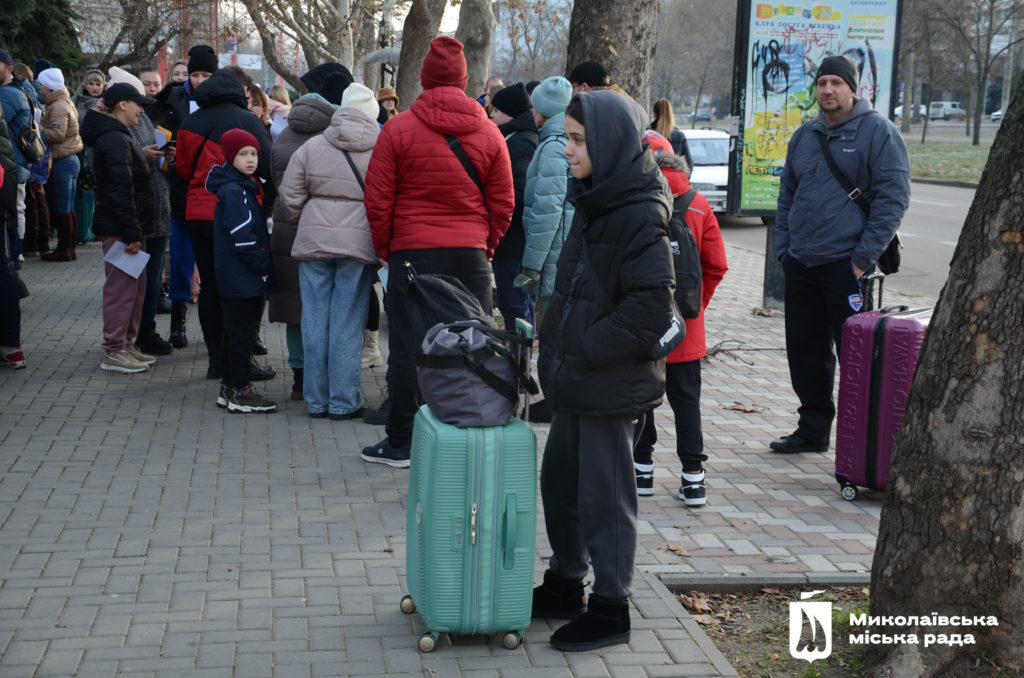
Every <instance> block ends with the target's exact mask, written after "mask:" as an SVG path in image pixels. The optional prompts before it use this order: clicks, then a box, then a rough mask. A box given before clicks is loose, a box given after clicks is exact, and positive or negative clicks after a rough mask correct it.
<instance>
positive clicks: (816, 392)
mask: <svg viewBox="0 0 1024 678" xmlns="http://www.w3.org/2000/svg"><path fill="white" fill-rule="evenodd" d="M782 269H783V271H784V272H785V274H786V292H785V300H786V356H787V358H788V359H789V376H790V378H791V379H792V381H793V390H794V391H795V392H796V395H797V397H798V398H799V399H800V408H799V409H798V410H797V412H798V413H799V415H800V420H799V423H798V425H797V430H796V433H797V435H799V436H800V437H801V438H803V439H805V440H807V441H810V442H812V443H822V444H825V445H827V444H828V442H829V436H830V435H831V433H832V421H833V420H834V419H835V416H836V405H835V401H834V400H833V398H832V391H833V389H834V386H835V374H836V355H839V354H841V343H842V337H843V323H844V322H845V321H846V319H847V318H849V317H850V316H851V315H853V314H854V313H856V312H857V311H858V310H860V303H861V293H860V285H859V283H858V281H857V278H856V276H855V275H854V273H853V268H852V266H851V262H850V260H849V259H843V260H841V261H834V262H832V263H829V264H823V265H821V266H804V265H803V264H801V263H800V262H799V261H797V260H796V259H794V258H793V257H786V258H785V259H783V261H782ZM833 344H835V352H833V350H832V345H833Z"/></svg>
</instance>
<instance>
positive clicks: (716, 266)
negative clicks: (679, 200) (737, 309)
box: [686, 196, 729, 308]
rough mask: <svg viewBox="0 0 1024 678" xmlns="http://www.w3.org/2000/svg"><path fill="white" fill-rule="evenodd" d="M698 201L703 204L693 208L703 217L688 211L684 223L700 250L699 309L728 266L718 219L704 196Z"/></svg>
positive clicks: (703, 305)
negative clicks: (698, 209)
mask: <svg viewBox="0 0 1024 678" xmlns="http://www.w3.org/2000/svg"><path fill="white" fill-rule="evenodd" d="M700 201H701V202H703V203H704V204H703V205H695V206H696V207H698V208H700V209H702V210H703V211H704V214H703V216H702V215H701V214H699V213H698V212H695V211H693V210H689V211H688V212H687V214H686V217H687V218H686V221H687V222H688V223H689V225H690V230H691V231H693V232H694V235H695V236H696V238H697V249H699V250H700V268H701V307H702V308H707V305H708V302H710V301H711V297H712V295H714V293H715V289H716V288H717V287H718V283H720V282H722V278H724V277H725V273H726V271H728V270H729V266H728V264H727V262H726V260H725V242H724V241H723V240H722V231H721V230H720V229H719V227H718V219H717V218H716V217H715V213H714V212H713V211H712V209H711V206H710V205H708V203H707V200H705V199H704V196H700ZM695 202H696V201H695ZM694 222H696V223H694Z"/></svg>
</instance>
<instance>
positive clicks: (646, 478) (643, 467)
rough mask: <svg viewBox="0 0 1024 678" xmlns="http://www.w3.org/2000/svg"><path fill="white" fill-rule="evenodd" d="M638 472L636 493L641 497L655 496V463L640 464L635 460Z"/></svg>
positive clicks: (635, 469)
mask: <svg viewBox="0 0 1024 678" xmlns="http://www.w3.org/2000/svg"><path fill="white" fill-rule="evenodd" d="M633 470H634V471H635V472H636V493H637V495H638V496H640V497H652V496H654V464H638V463H636V462H635V461H634V462H633Z"/></svg>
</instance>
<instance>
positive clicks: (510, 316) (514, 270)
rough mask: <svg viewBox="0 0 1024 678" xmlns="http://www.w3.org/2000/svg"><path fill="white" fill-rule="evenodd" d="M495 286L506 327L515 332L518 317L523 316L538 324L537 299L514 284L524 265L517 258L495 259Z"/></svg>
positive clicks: (532, 323)
mask: <svg viewBox="0 0 1024 678" xmlns="http://www.w3.org/2000/svg"><path fill="white" fill-rule="evenodd" d="M491 268H493V269H494V286H495V287H496V288H497V290H498V310H499V311H501V315H502V317H503V318H504V319H505V329H506V330H508V331H509V332H514V331H515V328H516V318H522V319H523V320H525V321H526V322H528V323H530V324H531V325H536V324H537V323H536V321H535V320H534V317H535V315H536V310H535V309H536V305H537V302H536V300H535V299H534V298H533V297H531V296H530V295H528V294H523V291H522V290H520V289H519V288H518V287H516V286H515V285H513V284H512V283H513V281H514V280H515V279H516V276H517V275H519V271H520V269H521V268H522V265H521V264H520V263H519V261H518V260H516V259H494V260H492V261H491Z"/></svg>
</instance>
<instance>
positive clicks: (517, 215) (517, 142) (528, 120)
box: [494, 109, 540, 261]
mask: <svg viewBox="0 0 1024 678" xmlns="http://www.w3.org/2000/svg"><path fill="white" fill-rule="evenodd" d="M498 131H499V132H501V134H502V136H504V137H505V143H506V144H508V157H509V159H510V160H511V161H512V188H513V190H514V191H515V194H516V206H515V209H514V210H512V223H511V224H510V225H509V227H508V230H507V231H505V235H503V236H501V240H499V241H498V246H497V247H496V248H495V249H494V258H495V259H515V260H516V261H519V260H520V259H522V258H523V249H524V248H525V247H526V232H525V231H523V191H524V190H525V189H526V170H527V168H528V167H529V166H530V160H532V159H533V153H534V151H536V150H537V142H538V141H539V140H540V135H539V134H538V133H537V125H536V124H535V123H534V122H533V109H529V110H527V111H524V112H523V113H520V114H519V115H517V116H516V117H515V118H513V119H511V120H509V121H508V122H506V123H505V124H504V125H499V126H498Z"/></svg>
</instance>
